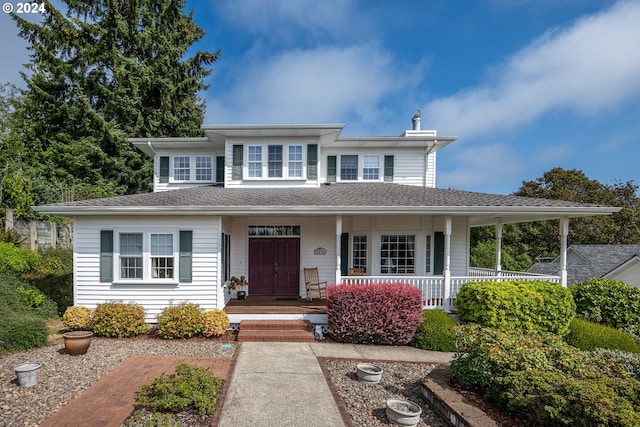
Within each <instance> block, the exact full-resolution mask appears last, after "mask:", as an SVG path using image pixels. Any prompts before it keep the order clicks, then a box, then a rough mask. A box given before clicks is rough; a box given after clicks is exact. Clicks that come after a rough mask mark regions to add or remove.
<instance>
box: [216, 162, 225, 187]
mask: <svg viewBox="0 0 640 427" xmlns="http://www.w3.org/2000/svg"><path fill="white" fill-rule="evenodd" d="M216 182H218V183H222V182H224V157H216Z"/></svg>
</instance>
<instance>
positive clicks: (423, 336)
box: [413, 310, 458, 351]
mask: <svg viewBox="0 0 640 427" xmlns="http://www.w3.org/2000/svg"><path fill="white" fill-rule="evenodd" d="M422 318H423V321H422V324H421V325H420V326H419V327H418V330H417V331H416V336H415V337H414V338H413V345H414V347H418V348H421V349H422V350H433V351H455V349H456V331H455V328H456V326H457V325H458V323H457V322H456V321H455V320H454V319H453V317H451V316H450V315H449V314H447V313H446V312H445V311H444V310H423V311H422Z"/></svg>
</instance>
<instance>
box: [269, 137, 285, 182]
mask: <svg viewBox="0 0 640 427" xmlns="http://www.w3.org/2000/svg"><path fill="white" fill-rule="evenodd" d="M268 149H269V160H268V168H269V178H282V145H269V147H268Z"/></svg>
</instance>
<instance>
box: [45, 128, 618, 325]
mask: <svg viewBox="0 0 640 427" xmlns="http://www.w3.org/2000/svg"><path fill="white" fill-rule="evenodd" d="M343 128H344V125H341V124H320V125H211V126H203V132H204V135H205V136H203V137H200V138H151V139H148V138H144V139H132V140H131V143H133V144H134V145H135V146H136V147H138V149H140V150H141V151H143V152H144V153H145V154H146V155H148V156H149V157H151V158H153V161H154V165H155V167H154V176H153V182H154V192H153V193H149V194H137V195H129V196H121V197H111V198H104V199H94V200H83V201H77V202H69V203H59V204H51V205H46V206H38V207H35V209H36V210H37V211H39V212H43V213H48V214H56V215H62V216H67V217H73V219H74V220H73V221H74V303H75V304H76V305H84V306H88V307H92V308H93V307H95V306H96V305H97V304H98V303H100V302H105V301H109V300H123V301H135V302H137V303H139V304H141V305H143V306H144V307H145V309H146V310H147V316H148V320H149V321H150V322H154V321H155V318H156V316H157V315H158V313H159V312H160V311H161V310H162V309H163V308H164V307H166V306H168V305H170V304H175V303H179V302H182V301H190V302H195V303H198V304H200V305H201V306H202V307H203V308H204V309H213V308H219V309H222V308H224V307H225V305H227V304H228V303H229V301H230V298H233V293H232V292H229V291H228V290H227V288H226V284H227V283H228V280H229V278H230V277H231V276H240V275H244V276H246V277H247V280H248V281H249V288H248V294H249V295H250V296H253V295H263V296H273V297H292V296H293V297H304V296H305V292H306V290H305V285H304V278H303V274H302V271H303V268H304V267H317V268H318V271H319V273H320V278H321V280H326V281H328V282H329V283H330V284H341V283H365V284H367V283H378V282H392V283H398V282H404V283H409V284H411V285H413V286H416V287H418V288H419V289H421V290H422V292H423V295H424V304H425V307H426V308H428V307H443V308H449V307H450V305H451V303H452V301H453V298H454V297H455V295H456V292H457V290H458V289H459V288H460V286H461V285H462V284H463V283H465V282H466V281H468V280H478V279H481V278H482V277H480V276H495V275H499V276H501V277H506V276H509V275H511V276H512V275H516V273H510V272H503V271H501V270H500V251H499V250H498V253H497V254H496V269H495V270H492V271H479V270H477V269H471V268H470V267H469V231H470V228H471V227H473V226H480V225H489V224H495V225H497V227H496V238H497V240H498V242H499V241H500V236H501V227H502V224H506V223H513V222H523V221H532V220H548V219H560V220H561V233H560V236H559V239H561V241H562V245H563V246H562V247H563V250H564V251H566V236H567V230H568V223H569V218H572V217H579V216H590V215H601V214H610V213H612V212H615V211H617V210H618V209H617V208H612V207H607V206H597V205H584V204H578V203H572V202H563V201H553V200H545V199H531V198H522V197H515V196H504V195H492V194H483V193H473V192H467V191H459V190H445V189H439V188H436V157H437V154H438V151H439V150H440V149H442V148H444V147H446V146H447V145H448V144H450V143H452V142H453V141H454V140H455V137H446V136H445V137H443V136H438V135H437V133H436V131H430V130H420V124H419V118H414V126H413V129H412V130H407V131H405V132H403V133H402V134H401V135H400V136H392V137H348V138H347V137H341V136H340V135H341V132H342V130H343ZM499 247H500V245H499V244H498V248H499ZM349 267H358V268H362V269H364V272H365V275H364V276H349V275H348V271H349V270H348V268H349ZM524 274H525V273H517V275H524ZM544 277H545V278H549V279H552V280H557V281H560V282H562V283H566V263H562V262H561V263H560V271H558V275H557V276H556V275H554V276H544ZM235 320H237V319H235ZM232 321H233V319H232Z"/></svg>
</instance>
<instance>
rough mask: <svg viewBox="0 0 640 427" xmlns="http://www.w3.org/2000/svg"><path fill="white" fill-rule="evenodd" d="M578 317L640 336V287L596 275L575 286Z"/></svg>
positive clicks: (572, 290) (573, 289)
mask: <svg viewBox="0 0 640 427" xmlns="http://www.w3.org/2000/svg"><path fill="white" fill-rule="evenodd" d="M570 290H571V293H572V294H573V299H574V301H575V303H576V314H577V316H578V317H580V318H581V319H584V320H589V321H591V322H596V323H600V324H602V325H606V326H611V327H612V328H616V329H624V330H626V331H629V332H631V333H633V334H634V335H636V336H640V289H638V288H634V287H632V286H629V285H627V284H626V283H624V282H619V281H617V280H611V279H601V278H594V279H590V280H587V281H586V282H581V283H576V284H575V285H573V286H572V287H571V288H570Z"/></svg>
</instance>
